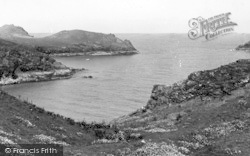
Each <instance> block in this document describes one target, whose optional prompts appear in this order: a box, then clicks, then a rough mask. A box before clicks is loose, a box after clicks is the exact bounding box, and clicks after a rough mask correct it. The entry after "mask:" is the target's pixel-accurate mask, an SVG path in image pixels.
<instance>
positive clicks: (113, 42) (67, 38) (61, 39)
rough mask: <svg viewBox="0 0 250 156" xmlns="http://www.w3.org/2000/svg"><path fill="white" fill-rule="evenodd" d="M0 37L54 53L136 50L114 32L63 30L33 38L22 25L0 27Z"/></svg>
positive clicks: (44, 51) (81, 53)
mask: <svg viewBox="0 0 250 156" xmlns="http://www.w3.org/2000/svg"><path fill="white" fill-rule="evenodd" d="M0 38H3V39H6V40H9V41H12V42H15V43H18V44H22V45H26V46H32V47H34V48H36V49H37V50H38V51H40V52H43V53H46V54H54V55H93V54H94V55H119V54H121V55H127V54H136V53H137V51H136V49H135V48H134V46H133V45H132V43H131V42H130V41H129V40H124V41H123V40H121V39H119V38H117V37H115V35H114V34H103V33H95V32H88V31H83V30H64V31H61V32H58V33H56V34H53V35H50V36H46V37H40V38H35V37H32V36H31V35H29V34H28V33H27V31H25V30H24V29H23V28H22V27H18V26H14V25H4V26H2V27H0Z"/></svg>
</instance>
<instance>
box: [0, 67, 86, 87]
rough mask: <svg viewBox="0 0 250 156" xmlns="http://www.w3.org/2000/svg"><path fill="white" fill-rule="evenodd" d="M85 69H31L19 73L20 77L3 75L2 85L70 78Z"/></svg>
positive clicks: (0, 84)
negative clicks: (14, 77)
mask: <svg viewBox="0 0 250 156" xmlns="http://www.w3.org/2000/svg"><path fill="white" fill-rule="evenodd" d="M83 70H85V69H84V68H83V69H72V68H68V69H54V70H51V71H31V72H25V73H18V74H17V76H18V78H16V79H13V78H11V77H3V78H1V80H0V86H4V85H13V84H20V83H30V82H42V81H55V80H61V79H69V78H71V77H72V76H73V75H74V74H75V73H77V72H80V71H83Z"/></svg>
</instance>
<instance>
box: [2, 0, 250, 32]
mask: <svg viewBox="0 0 250 156" xmlns="http://www.w3.org/2000/svg"><path fill="white" fill-rule="evenodd" d="M226 12H231V13H232V15H231V16H230V17H231V19H232V21H233V22H236V23H237V24H238V26H237V27H236V32H239V33H250V17H249V15H250V1H249V0H0V25H4V24H14V25H18V26H22V27H23V28H24V29H25V30H27V31H28V32H30V33H46V32H49V33H55V32H58V31H61V30H71V29H83V30H88V31H94V32H103V33H187V32H188V30H189V27H188V21H189V19H191V18H195V17H198V16H201V17H203V18H209V17H212V16H215V15H218V14H221V13H226Z"/></svg>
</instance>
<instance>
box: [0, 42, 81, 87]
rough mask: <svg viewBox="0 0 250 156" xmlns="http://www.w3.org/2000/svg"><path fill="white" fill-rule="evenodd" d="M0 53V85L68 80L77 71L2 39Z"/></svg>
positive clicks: (30, 49) (32, 50)
mask: <svg viewBox="0 0 250 156" xmlns="http://www.w3.org/2000/svg"><path fill="white" fill-rule="evenodd" d="M0 52H1V53H0V85H7V84H16V83H22V82H37V81H47V80H55V79H62V78H69V77H71V76H72V75H73V74H74V73H75V72H76V71H78V69H71V68H69V67H66V66H65V65H63V64H62V63H60V62H57V61H56V60H55V59H53V58H51V57H50V56H48V55H47V54H44V53H41V52H38V51H36V50H35V49H33V48H30V47H26V46H22V45H18V44H16V43H14V42H10V41H6V40H3V39H0ZM79 70H80V69H79Z"/></svg>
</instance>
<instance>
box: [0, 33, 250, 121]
mask: <svg viewBox="0 0 250 156" xmlns="http://www.w3.org/2000/svg"><path fill="white" fill-rule="evenodd" d="M117 36H118V37H120V38H122V39H129V40H130V41H131V42H132V43H133V45H134V46H135V47H136V48H137V49H138V50H139V51H140V54H138V55H132V56H76V57H57V58H56V59H57V60H58V61H60V62H62V63H64V64H65V65H67V66H70V67H74V68H87V69H88V70H86V71H83V72H80V73H78V74H76V75H74V76H73V78H71V79H67V80H58V81H50V82H38V83H26V84H19V85H11V86H4V87H3V89H4V90H5V91H7V92H9V93H10V94H12V95H14V96H16V97H21V98H22V99H25V100H27V99H28V100H29V101H32V102H33V103H34V104H36V105H38V106H40V107H43V108H45V109H46V110H49V111H53V112H56V113H59V114H61V115H64V116H67V117H71V118H73V119H75V120H79V121H81V120H86V121H89V122H90V121H98V122H99V121H103V120H105V121H110V120H112V119H114V118H116V117H119V116H122V115H125V114H128V113H130V112H132V111H134V110H136V109H138V108H140V107H142V106H144V105H145V104H146V103H147V101H148V99H149V97H150V93H151V90H152V87H153V85H154V84H166V85H170V84H172V83H174V82H176V81H180V80H182V79H184V78H186V77H187V76H188V74H190V73H191V72H194V71H197V70H205V69H213V68H216V67H218V66H220V65H223V64H227V63H229V62H233V61H235V60H237V59H241V58H250V53H247V52H242V51H233V50H232V49H233V48H235V47H236V46H237V45H239V44H242V43H244V42H247V41H249V40H250V35H247V34H230V35H227V36H223V37H220V38H218V39H215V40H212V41H205V40H204V39H200V40H194V41H193V40H190V39H189V38H188V37H187V35H186V34H117ZM89 75H91V76H93V79H86V78H83V77H84V76H89Z"/></svg>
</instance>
